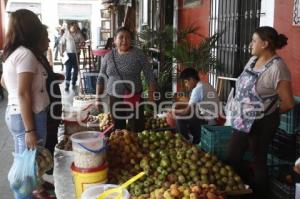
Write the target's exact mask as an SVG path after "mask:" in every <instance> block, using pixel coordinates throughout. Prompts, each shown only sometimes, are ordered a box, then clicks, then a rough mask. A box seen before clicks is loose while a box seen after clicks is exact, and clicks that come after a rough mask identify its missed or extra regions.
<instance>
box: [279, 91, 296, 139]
mask: <svg viewBox="0 0 300 199" xmlns="http://www.w3.org/2000/svg"><path fill="white" fill-rule="evenodd" d="M294 99H295V107H294V108H293V109H292V110H290V111H289V112H287V113H284V114H281V115H280V124H279V128H280V129H281V130H284V131H285V132H286V133H288V134H293V133H295V132H297V131H299V130H300V97H294Z"/></svg>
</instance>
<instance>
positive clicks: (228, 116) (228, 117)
mask: <svg viewBox="0 0 300 199" xmlns="http://www.w3.org/2000/svg"><path fill="white" fill-rule="evenodd" d="M235 103H236V102H235V100H234V88H231V90H230V93H229V95H228V98H227V103H226V106H225V115H226V122H225V124H224V126H232V122H231V119H232V110H233V109H234V107H235V106H236V104H235Z"/></svg>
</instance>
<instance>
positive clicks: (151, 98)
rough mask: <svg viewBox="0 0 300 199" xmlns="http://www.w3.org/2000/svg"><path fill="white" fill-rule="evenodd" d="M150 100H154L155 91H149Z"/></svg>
mask: <svg viewBox="0 0 300 199" xmlns="http://www.w3.org/2000/svg"><path fill="white" fill-rule="evenodd" d="M148 100H149V101H150V102H154V91H148Z"/></svg>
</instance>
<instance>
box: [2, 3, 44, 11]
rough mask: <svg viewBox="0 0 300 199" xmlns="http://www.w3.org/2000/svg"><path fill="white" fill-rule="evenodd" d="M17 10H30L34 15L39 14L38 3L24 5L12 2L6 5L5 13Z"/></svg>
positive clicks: (39, 5)
mask: <svg viewBox="0 0 300 199" xmlns="http://www.w3.org/2000/svg"><path fill="white" fill-rule="evenodd" d="M19 9H27V10H31V11H32V12H34V13H35V14H41V4H40V3H25V2H12V3H9V2H8V4H7V6H6V12H14V11H16V10H19Z"/></svg>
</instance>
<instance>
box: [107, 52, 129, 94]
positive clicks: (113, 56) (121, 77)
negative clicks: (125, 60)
mask: <svg viewBox="0 0 300 199" xmlns="http://www.w3.org/2000/svg"><path fill="white" fill-rule="evenodd" d="M111 54H112V59H113V62H114V66H115V69H116V71H117V73H118V75H119V77H120V79H121V80H124V79H123V76H122V75H121V73H120V71H119V69H118V67H117V63H116V60H115V55H114V50H112V51H111ZM123 85H124V87H125V89H126V90H127V91H130V89H128V87H127V85H126V84H125V83H124V82H123Z"/></svg>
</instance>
